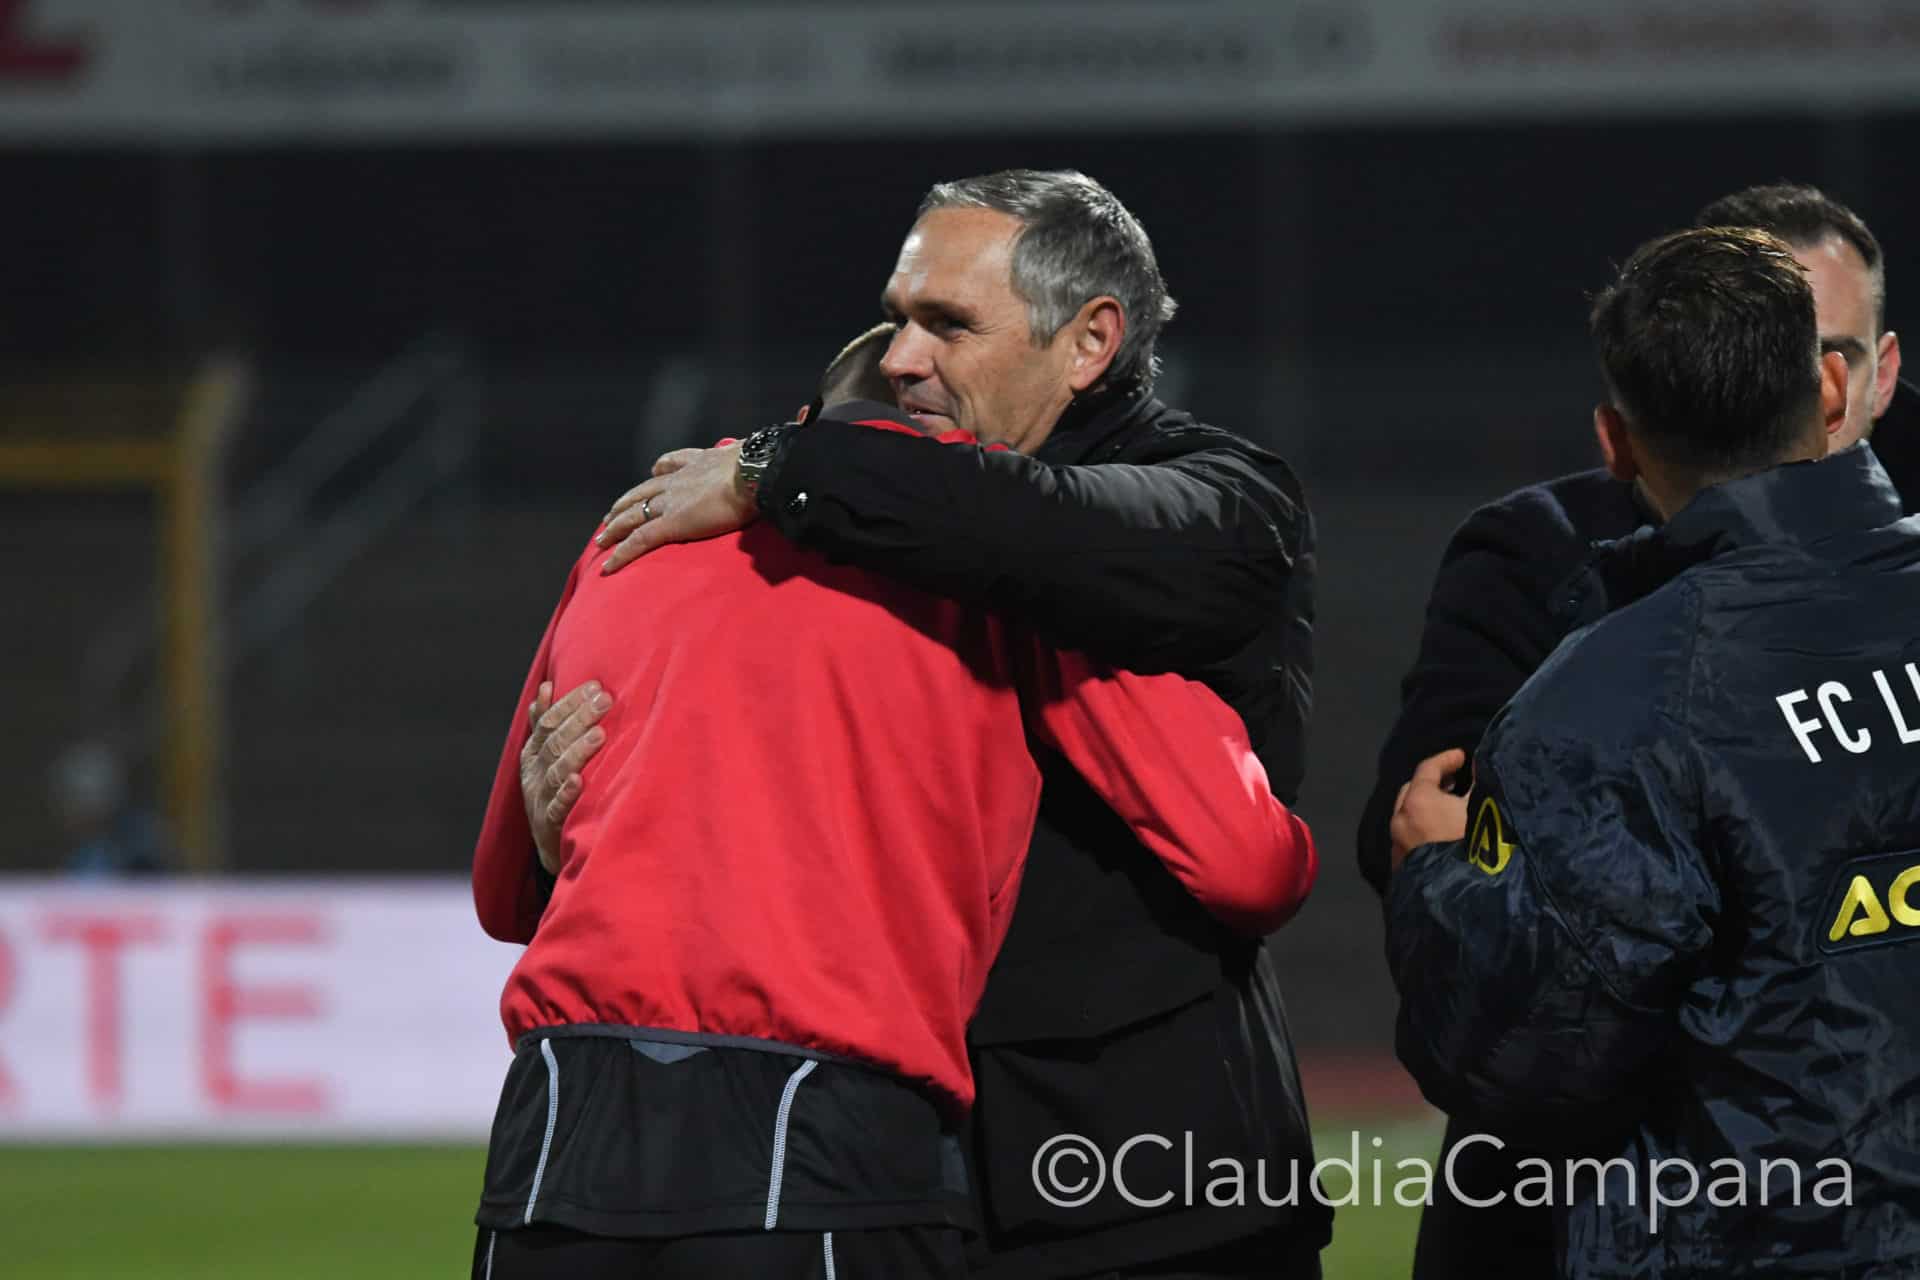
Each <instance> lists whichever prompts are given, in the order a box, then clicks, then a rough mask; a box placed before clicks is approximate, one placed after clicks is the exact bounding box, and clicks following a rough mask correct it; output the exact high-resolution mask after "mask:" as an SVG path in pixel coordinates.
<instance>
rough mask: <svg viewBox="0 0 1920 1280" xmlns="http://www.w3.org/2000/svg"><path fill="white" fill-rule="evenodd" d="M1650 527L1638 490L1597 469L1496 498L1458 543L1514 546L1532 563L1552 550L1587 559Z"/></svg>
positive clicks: (1469, 521)
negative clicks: (1600, 546) (1600, 545)
mask: <svg viewBox="0 0 1920 1280" xmlns="http://www.w3.org/2000/svg"><path fill="white" fill-rule="evenodd" d="M1644 523H1646V517H1645V516H1644V515H1643V514H1642V512H1641V510H1640V505H1639V503H1638V502H1637V501H1636V500H1635V499H1634V495H1633V486H1632V485H1629V484H1626V483H1625V482H1623V481H1619V480H1615V479H1614V478H1613V477H1612V476H1610V475H1608V474H1607V473H1606V472H1605V471H1603V470H1598V469H1596V470H1592V471H1577V472H1575V473H1573V474H1572V475H1565V476H1561V477H1559V478H1558V479H1555V480H1546V481H1542V482H1541V483H1539V484H1530V485H1527V486H1525V487H1524V488H1520V489H1515V490H1514V491H1513V492H1511V493H1508V494H1506V495H1504V496H1502V497H1499V498H1495V499H1494V500H1493V501H1492V502H1488V503H1485V504H1483V505H1482V506H1480V507H1477V508H1475V509H1474V511H1473V513H1472V514H1470V515H1469V516H1468V517H1467V518H1466V520H1465V521H1463V522H1462V523H1461V526H1460V529H1459V531H1458V532H1457V533H1456V534H1455V535H1454V540H1455V542H1457V543H1458V542H1469V543H1471V542H1485V543H1488V544H1490V545H1493V546H1509V547H1513V548H1515V549H1518V550H1521V551H1524V552H1525V553H1526V554H1527V555H1528V556H1529V557H1536V556H1538V555H1539V554H1540V553H1541V552H1542V550H1543V549H1546V548H1554V547H1572V548H1577V549H1578V551H1579V553H1580V555H1581V556H1582V557H1583V558H1584V556H1585V555H1586V553H1587V551H1588V550H1589V549H1590V548H1591V547H1592V545H1593V544H1594V543H1596V542H1611V541H1613V540H1614V539H1616V538H1624V537H1625V536H1626V535H1628V534H1630V533H1632V532H1633V531H1634V530H1635V529H1637V528H1639V527H1640V526H1641V525H1642V524H1644ZM1543 539H1544V540H1545V541H1544V544H1543V541H1542V540H1543Z"/></svg>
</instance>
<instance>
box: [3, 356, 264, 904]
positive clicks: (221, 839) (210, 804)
mask: <svg viewBox="0 0 1920 1280" xmlns="http://www.w3.org/2000/svg"><path fill="white" fill-rule="evenodd" d="M251 384H252V378H251V372H250V370H249V368H248V366H247V364H246V362H245V361H244V360H242V359H240V358H238V357H235V356H230V355H220V356H215V357H213V358H211V359H209V360H207V361H206V363H204V364H203V365H202V366H201V367H200V369H199V370H198V372H196V373H195V375H194V376H193V378H192V380H191V381H190V382H189V383H188V384H187V388H186V393H185V395H184V396H183V397H182V398H181V400H180V407H179V410H178V412H177V414H176V415H175V420H174V422H173V423H172V424H171V428H172V429H171V431H170V432H169V434H168V435H167V436H166V437H164V438H160V439H156V438H154V437H151V436H119V437H104V436H80V437H77V438H67V439H62V438H51V437H26V438H21V437H7V436H0V487H5V488H12V489H31V490H40V491H46V490H55V491H64V492H75V491H88V492H98V491H118V490H127V489H135V490H144V491H147V492H151V493H154V494H155V495H156V496H157V497H158V499H159V509H160V537H159V539H158V557H157V561H158V562H157V564H156V572H157V573H158V575H159V588H160V589H159V592H158V597H159V601H160V617H159V619H158V625H159V631H160V636H161V652H162V655H163V657H162V661H161V664H160V670H161V680H162V689H161V701H162V706H163V709H164V713H165V730H164V740H163V744H162V751H161V753H160V754H161V762H162V772H161V786H162V794H163V797H164V803H165V808H166V813H167V817H168V819H169V820H170V822H171V823H172V828H173V832H174V834H175V836H176V837H177V838H178V840H179V841H180V846H181V849H182V852H183V853H184V855H185V857H186V860H187V865H188V867H189V868H190V869H192V870H194V871H198V872H208V871H217V870H220V869H222V868H224V867H225V866H226V862H227V859H226V829H225V828H226V824H225V813H226V805H225V799H224V795H223V787H222V778H223V769H222V762H221V755H222V749H223V744H224V741H225V737H226V714H225V712H226V708H225V704H224V698H223V689H224V685H225V681H224V679H223V674H224V655H223V653H222V651H221V647H220V626H219V622H220V617H221V612H222V610H221V598H220V584H221V579H222V574H221V562H222V550H221V519H220V516H221V512H222V510H223V503H222V502H221V494H220V472H221V464H222V462H223V460H224V459H225V457H226V447H227V444H228V441H229V440H230V439H231V437H232V433H233V428H234V424H235V423H236V422H237V421H238V420H239V418H240V415H241V414H242V413H243V412H244V411H245V406H246V401H247V397H248V395H249V394H250V392H251Z"/></svg>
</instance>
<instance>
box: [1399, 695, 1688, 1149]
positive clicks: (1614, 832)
mask: <svg viewBox="0 0 1920 1280" xmlns="http://www.w3.org/2000/svg"><path fill="white" fill-rule="evenodd" d="M1504 723H1512V722H1511V721H1507V722H1504ZM1501 732H1502V730H1501V728H1496V729H1495V730H1494V732H1493V735H1492V736H1493V737H1494V738H1498V737H1499V736H1500V735H1501ZM1669 745H1670V744H1669ZM1515 746H1516V749H1515V750H1513V751H1501V750H1495V751H1493V752H1487V751H1483V752H1482V753H1481V756H1480V758H1479V759H1478V760H1477V761H1476V767H1475V777H1476V787H1475V791H1474V793H1473V795H1472V796H1471V797H1470V798H1469V810H1468V813H1469V831H1468V835H1467V838H1466V840H1465V841H1464V842H1459V843H1454V844H1447V845H1427V846H1423V847H1422V848H1419V849H1416V850H1414V851H1413V853H1412V854H1411V856H1409V858H1408V859H1407V861H1406V862H1405V863H1404V864H1403V865H1402V867H1401V868H1400V870H1399V871H1398V872H1397V873H1396V874H1395V875H1394V877H1393V883H1392V885H1391V887H1390V889H1389V892H1388V898H1387V904H1388V916H1387V950H1388V960H1389V964H1390V966H1391V968H1392V971H1393V978H1394V984H1395V986H1396V987H1397V988H1398V990H1399V992H1400V1012H1399V1020H1398V1025H1397V1028H1396V1036H1395V1044H1396V1048H1397V1050H1398V1052H1399V1055H1400V1059H1401V1061H1402V1063H1403V1064H1405V1066H1406V1067H1407V1069H1408V1071H1409V1072H1411V1073H1412V1075H1413V1077H1414V1079H1415V1080H1417V1081H1418V1082H1419V1083H1420V1087H1421V1090H1422V1092H1424V1093H1425V1094H1426V1096H1427V1098H1428V1100H1429V1101H1431V1102H1432V1103H1433V1104H1434V1105H1435V1106H1437V1107H1439V1108H1441V1109H1442V1110H1444V1111H1447V1112H1448V1113H1449V1114H1459V1115H1465V1116H1470V1117H1473V1118H1474V1119H1476V1120H1478V1121H1480V1122H1482V1123H1486V1124H1488V1125H1491V1126H1494V1127H1496V1128H1500V1129H1503V1130H1506V1131H1509V1132H1516V1133H1525V1134H1527V1135H1528V1140H1529V1141H1532V1142H1535V1143H1536V1144H1538V1145H1542V1146H1566V1147H1573V1146H1580V1145H1587V1144H1590V1143H1593V1142H1597V1141H1601V1140H1603V1139H1605V1138H1606V1137H1609V1136H1612V1135H1615V1134H1617V1133H1618V1132H1619V1131H1620V1130H1621V1129H1622V1128H1623V1127H1624V1126H1626V1125H1628V1124H1630V1123H1631V1121H1632V1119H1633V1118H1634V1116H1635V1115H1636V1114H1637V1112H1636V1107H1637V1099H1638V1097H1639V1096H1641V1094H1642V1092H1643V1090H1644V1081H1643V1079H1642V1076H1643V1073H1644V1072H1645V1071H1646V1070H1647V1069H1649V1068H1650V1067H1651V1066H1652V1065H1653V1064H1654V1062H1655V1061H1656V1059H1658V1058H1659V1057H1660V1056H1661V1055H1662V1054H1663V1052H1665V1051H1666V1049H1667V1048H1668V1046H1669V1044H1670V1041H1671V1038H1672V1035H1673V1031H1674V1027H1675V1020H1676V1017H1677V1014H1678V1008H1679V1005H1680V1002H1681V1000H1682V998H1683V996H1684V992H1685V989H1686V986H1687V984H1688V983H1689V982H1690V981H1691V980H1692V977H1693V975H1694V974H1695V972H1696V971H1697V968H1698V966H1699V964H1700V963H1701V961H1702V959H1703V958H1704V956H1705V955H1706V953H1707V951H1708V948H1709V946H1710V944H1711V939H1712V932H1713V925H1714V921H1715V919H1716V917H1717V915H1718V913H1719V905H1720V897H1719V891H1718V888H1717V887H1716V885H1715V883H1714V881H1713V879H1712V877H1711V875H1710V874H1709V872H1708V869H1707V866H1706V864H1705V861H1704V859H1703V857H1702V856H1701V854H1700V852H1699V850H1698V849H1697V848H1696V847H1695V845H1694V844H1693V842H1692V834H1691V833H1692V832H1693V830H1694V824H1695V819H1694V818H1693V817H1692V816H1691V815H1690V814H1689V813H1688V812H1687V801H1686V799H1685V797H1687V796H1689V795H1691V794H1692V784H1691V782H1689V781H1687V780H1686V779H1684V778H1682V779H1670V778H1668V777H1666V776H1665V771H1666V770H1667V769H1668V768H1670V767H1672V760H1673V759H1674V758H1675V757H1676V756H1677V755H1678V754H1680V753H1678V752H1675V751H1672V750H1669V749H1668V746H1662V747H1659V748H1655V749H1653V750H1647V751H1633V750H1622V749H1620V747H1619V745H1618V744H1615V745H1613V746H1611V747H1604V746H1603V747H1596V746H1594V745H1592V743H1591V740H1590V739H1588V738H1585V737H1583V736H1580V735H1577V734H1575V733H1571V732H1560V733H1556V734H1555V735H1553V737H1552V738H1551V739H1550V740H1539V741H1534V742H1531V743H1517V744H1515ZM1503 758H1504V760H1505V761H1506V763H1505V765H1504V766H1503V764H1502V760H1503ZM1503 778H1504V779H1506V780H1507V781H1508V782H1509V783H1510V784H1512V785H1511V786H1509V787H1505V788H1503V787H1502V786H1501V785H1500V784H1501V779H1503Z"/></svg>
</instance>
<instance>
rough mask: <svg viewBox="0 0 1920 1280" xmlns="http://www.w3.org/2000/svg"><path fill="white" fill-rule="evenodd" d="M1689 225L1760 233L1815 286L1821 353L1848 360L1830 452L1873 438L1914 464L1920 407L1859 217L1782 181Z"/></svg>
mask: <svg viewBox="0 0 1920 1280" xmlns="http://www.w3.org/2000/svg"><path fill="white" fill-rule="evenodd" d="M1693 225H1694V226H1696V227H1759V228H1760V229H1761V230H1763V231H1769V232H1772V233H1773V234H1774V235H1776V236H1778V237H1779V238H1780V239H1782V240H1784V241H1786V243H1787V245H1788V246H1789V247H1790V248H1792V250H1793V256H1794V257H1795V258H1797V259H1799V261H1800V265H1801V266H1803V267H1805V268H1806V269H1807V274H1808V276H1809V278H1810V279H1811V281H1812V284H1813V303H1814V308H1815V310H1816V312H1817V313H1818V314H1819V317H1820V347H1821V350H1823V351H1837V352H1839V353H1840V354H1841V355H1842V356H1844V357H1845V358H1846V361H1847V421H1846V423H1845V425H1844V426H1842V427H1841V429H1840V430H1839V431H1836V432H1835V433H1834V434H1833V438H1832V440H1831V441H1829V442H1828V449H1829V452H1836V451H1838V450H1841V449H1845V448H1849V447H1850V446H1852V445H1855V444H1858V443H1859V442H1860V441H1862V440H1865V439H1868V438H1869V437H1871V438H1872V439H1873V441H1874V447H1875V452H1883V453H1884V451H1883V450H1882V449H1881V446H1882V445H1893V446H1895V448H1896V449H1897V451H1898V452H1899V454H1900V457H1901V459H1902V461H1903V462H1905V460H1906V459H1907V458H1909V457H1911V456H1912V451H1913V450H1914V449H1915V448H1916V447H1920V441H1915V440H1914V439H1912V437H1913V436H1914V435H1916V434H1920V405H1916V404H1915V403H1913V401H1914V399H1915V398H1916V396H1915V392H1914V389H1913V388H1912V387H1907V388H1905V389H1904V390H1902V388H1901V384H1900V335H1899V334H1897V333H1895V332H1894V331H1893V330H1891V329H1889V328H1887V266H1886V262H1885V260H1884V258H1883V256H1882V254H1881V252H1880V242H1879V241H1878V240H1876V239H1875V238H1874V235H1873V232H1872V231H1871V230H1870V229H1869V228H1868V227H1867V224H1866V223H1865V222H1864V221H1862V220H1861V218H1860V215H1859V214H1857V213H1855V212H1854V211H1853V210H1851V209H1849V208H1847V207H1846V206H1845V205H1843V204H1841V203H1840V202H1839V201H1838V200H1835V199H1834V198H1833V197H1831V196H1829V195H1827V194H1826V193H1825V192H1824V191H1821V190H1820V189H1818V188H1817V187H1809V186H1804V185H1800V184H1798V183H1785V182H1783V183H1776V184H1774V185H1771V186H1764V187H1749V188H1747V189H1746V190H1745V191H1737V192H1735V193H1734V194H1732V195H1730V196H1722V197H1721V198H1720V199H1718V200H1715V201H1714V202H1713V203H1712V204H1710V205H1708V206H1707V207H1706V208H1704V209H1702V210H1701V211H1700V212H1699V214H1698V215H1697V216H1696V217H1695V218H1694V220H1693ZM1896 399H1898V401H1899V402H1900V404H1899V410H1898V412H1895V413H1893V414H1892V416H1893V417H1894V418H1895V419H1896V421H1895V422H1894V423H1893V425H1892V428H1891V429H1890V430H1889V431H1888V432H1887V434H1886V435H1884V436H1882V435H1878V434H1876V431H1875V427H1876V424H1877V423H1879V422H1881V421H1882V420H1884V419H1885V418H1886V417H1887V416H1888V415H1889V411H1891V410H1894V408H1895V402H1896ZM1881 461H1882V464H1883V465H1884V464H1885V463H1886V457H1885V456H1883V457H1882V459H1881ZM1888 470H1889V472H1891V471H1892V470H1893V468H1891V467H1889V468H1888ZM1901 478H1902V479H1903V480H1905V481H1906V483H1904V484H1903V485H1902V486H1901V493H1902V496H1903V497H1904V498H1905V499H1906V502H1907V510H1908V511H1909V512H1912V511H1914V510H1915V509H1916V504H1920V476H1914V475H1904V476H1902V477H1901Z"/></svg>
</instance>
